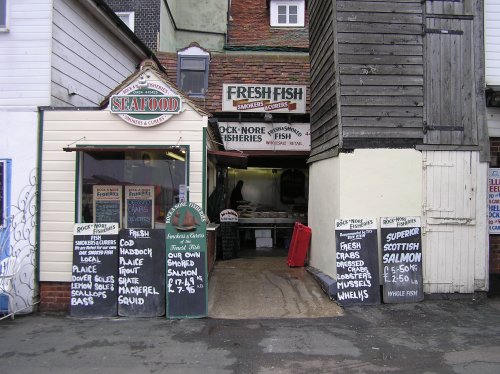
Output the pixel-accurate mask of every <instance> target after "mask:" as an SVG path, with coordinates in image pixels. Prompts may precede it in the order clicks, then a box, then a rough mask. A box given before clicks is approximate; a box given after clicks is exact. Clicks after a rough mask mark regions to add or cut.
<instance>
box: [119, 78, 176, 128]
mask: <svg viewBox="0 0 500 374" xmlns="http://www.w3.org/2000/svg"><path fill="white" fill-rule="evenodd" d="M109 110H110V111H111V113H115V114H117V115H118V116H120V118H121V119H123V120H124V121H125V122H128V123H130V124H131V125H135V126H139V127H151V126H156V125H159V124H161V123H163V122H165V121H167V120H168V119H170V118H171V117H172V115H173V114H178V113H180V112H181V111H182V99H181V97H180V96H179V95H177V94H176V93H175V92H174V91H173V90H172V88H170V87H169V86H168V85H167V84H165V83H164V82H163V81H162V80H160V79H159V78H158V77H156V75H155V74H154V73H153V72H152V71H151V70H149V69H146V70H145V71H144V73H143V74H141V76H140V77H139V79H138V80H137V81H135V82H133V83H132V84H131V85H129V86H127V87H125V88H124V89H123V90H121V91H120V92H119V93H118V94H116V95H113V96H111V98H110V100H109Z"/></svg>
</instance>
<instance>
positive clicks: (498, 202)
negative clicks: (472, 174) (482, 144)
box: [488, 168, 500, 234]
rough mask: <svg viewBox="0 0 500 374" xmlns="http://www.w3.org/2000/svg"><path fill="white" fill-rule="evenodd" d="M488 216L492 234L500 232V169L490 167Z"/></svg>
mask: <svg viewBox="0 0 500 374" xmlns="http://www.w3.org/2000/svg"><path fill="white" fill-rule="evenodd" d="M488 202H489V204H488V217H489V232H490V234H500V169H498V168H494V169H493V168H492V169H488Z"/></svg>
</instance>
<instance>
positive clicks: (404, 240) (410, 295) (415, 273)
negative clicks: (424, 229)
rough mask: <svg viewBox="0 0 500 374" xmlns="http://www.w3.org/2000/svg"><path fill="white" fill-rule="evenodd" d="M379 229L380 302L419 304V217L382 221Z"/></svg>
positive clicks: (421, 297) (420, 252)
mask: <svg viewBox="0 0 500 374" xmlns="http://www.w3.org/2000/svg"><path fill="white" fill-rule="evenodd" d="M380 227H381V229H380V232H381V235H382V266H383V283H384V284H383V290H384V292H383V297H384V302H386V303H408V302H417V301H422V300H423V299H424V292H423V281H422V245H421V241H422V240H421V229H420V217H385V218H381V221H380Z"/></svg>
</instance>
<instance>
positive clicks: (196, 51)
mask: <svg viewBox="0 0 500 374" xmlns="http://www.w3.org/2000/svg"><path fill="white" fill-rule="evenodd" d="M183 60H198V61H203V62H204V65H205V69H204V70H201V69H182V62H183ZM209 65H210V55H209V54H208V52H205V51H203V50H202V49H201V48H197V47H194V48H188V49H187V50H185V51H179V52H178V53H177V86H178V87H179V89H180V90H181V91H182V92H184V93H185V94H186V95H187V96H189V97H194V98H205V97H206V95H207V91H208V71H209ZM186 71H203V72H204V76H203V87H202V88H201V92H191V93H190V92H188V91H186V90H185V89H184V87H182V82H181V73H182V72H186Z"/></svg>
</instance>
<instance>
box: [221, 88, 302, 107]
mask: <svg viewBox="0 0 500 374" xmlns="http://www.w3.org/2000/svg"><path fill="white" fill-rule="evenodd" d="M222 91H223V96H222V97H223V99H222V111H223V112H268V113H305V112H306V86H289V85H262V84H238V83H228V84H223V85H222Z"/></svg>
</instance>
